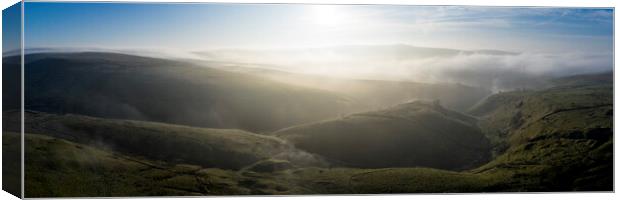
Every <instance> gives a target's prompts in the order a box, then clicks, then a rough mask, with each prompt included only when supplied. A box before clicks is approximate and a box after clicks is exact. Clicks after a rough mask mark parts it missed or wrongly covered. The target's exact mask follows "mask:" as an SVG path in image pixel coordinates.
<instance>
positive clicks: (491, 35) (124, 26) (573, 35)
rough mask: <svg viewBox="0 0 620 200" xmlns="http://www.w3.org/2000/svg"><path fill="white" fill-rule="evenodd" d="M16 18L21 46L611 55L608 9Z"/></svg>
mask: <svg viewBox="0 0 620 200" xmlns="http://www.w3.org/2000/svg"><path fill="white" fill-rule="evenodd" d="M25 12H26V15H25V30H26V35H25V44H26V47H27V48H43V47H50V48H111V49H114V48H143V49H182V50H187V51H200V50H206V49H221V48H237V49H270V48H306V47H316V46H337V45H369V44H407V45H413V46H423V47H441V48H453V49H467V50H474V49H495V50H506V51H516V52H524V51H527V52H565V51H572V52H607V53H609V52H611V51H612V50H613V46H612V45H613V42H612V41H613V10H611V9H575V8H532V7H523V8H519V7H463V6H452V7H451V6H403V5H401V6H399V5H303V4H146V3H133V4H125V3H49V2H47V3H46V2H27V3H26V5H25Z"/></svg>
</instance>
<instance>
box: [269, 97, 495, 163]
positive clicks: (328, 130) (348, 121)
mask: <svg viewBox="0 0 620 200" xmlns="http://www.w3.org/2000/svg"><path fill="white" fill-rule="evenodd" d="M273 135H275V136H278V137H281V138H283V139H286V140H288V141H290V142H292V143H293V144H294V145H295V147H297V148H300V149H303V150H306V151H308V152H312V153H315V154H319V155H322V156H324V157H325V158H327V159H328V160H329V161H331V162H333V163H337V164H340V165H342V166H347V167H362V168H380V167H432V168H439V169H452V170H461V169H467V168H471V167H474V166H476V165H479V164H483V163H484V162H486V161H487V159H488V156H489V155H488V153H489V152H490V151H489V150H490V149H489V148H490V146H489V143H488V141H487V139H486V138H485V137H484V135H483V134H482V133H481V132H480V130H479V129H478V128H477V126H476V119H475V118H472V117H469V116H467V115H464V114H461V113H458V112H456V111H451V110H448V109H445V108H443V107H441V106H440V105H439V103H438V102H434V103H430V102H422V101H415V102H411V103H406V104H401V105H397V106H394V107H391V108H388V109H384V110H377V111H371V112H364V113H356V114H352V115H348V116H344V117H342V118H339V119H333V120H326V121H322V122H316V123H310V124H305V125H300V126H295V127H291V128H286V129H283V130H280V131H277V132H275V133H273ZM446 158H449V159H446Z"/></svg>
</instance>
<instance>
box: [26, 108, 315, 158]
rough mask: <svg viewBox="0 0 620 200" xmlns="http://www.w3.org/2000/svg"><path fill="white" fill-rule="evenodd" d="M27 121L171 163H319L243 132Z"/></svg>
mask: <svg viewBox="0 0 620 200" xmlns="http://www.w3.org/2000/svg"><path fill="white" fill-rule="evenodd" d="M25 119H26V121H25V124H26V131H27V132H29V133H36V134H42V135H47V136H52V137H56V138H60V139H66V140H69V141H72V142H77V143H82V144H86V145H91V146H94V147H97V148H100V149H106V150H110V151H116V152H119V153H123V154H127V155H131V156H139V157H144V158H148V159H151V160H158V161H164V162H167V163H187V164H194V165H201V166H205V167H217V168H223V169H240V168H242V167H244V166H247V165H250V164H252V163H254V162H257V161H260V160H263V159H269V158H283V159H289V160H291V161H292V162H296V163H299V164H316V163H319V161H318V160H315V159H314V156H312V155H310V154H305V153H304V152H302V151H298V150H296V149H294V148H293V147H291V146H290V145H289V144H287V142H285V141H283V140H281V139H278V138H275V137H271V136H264V135H259V134H255V133H250V132H246V131H242V130H234V129H207V128H195V127H188V126H180V125H171V124H163V123H153V122H141V121H129V120H111V119H101V118H94V117H86V116H79V115H55V114H46V113H40V112H26V116H25ZM296 156H298V157H302V156H304V157H303V159H301V158H297V157H296Z"/></svg>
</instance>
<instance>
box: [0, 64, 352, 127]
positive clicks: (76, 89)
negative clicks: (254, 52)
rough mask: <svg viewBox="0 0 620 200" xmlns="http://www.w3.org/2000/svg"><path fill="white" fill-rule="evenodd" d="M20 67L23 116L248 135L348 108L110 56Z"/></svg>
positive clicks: (305, 94) (338, 101)
mask: <svg viewBox="0 0 620 200" xmlns="http://www.w3.org/2000/svg"><path fill="white" fill-rule="evenodd" d="M6 59H8V60H11V59H16V58H15V57H9V58H6ZM25 60H26V66H25V73H26V77H25V87H26V90H25V91H26V92H27V93H26V94H25V95H26V97H27V99H25V104H26V108H27V109H29V110H38V111H43V112H50V113H60V114H63V113H74V114H81V115H89V116H95V117H104V118H118V119H134V120H144V121H156V122H166V123H174V124H183V125H192V126H200V127H211V128H239V129H244V130H249V131H269V130H276V129H279V128H283V127H287V126H291V125H294V124H300V123H305V122H309V121H317V120H321V119H324V118H328V117H333V116H338V115H340V114H343V113H347V112H349V111H350V108H349V107H350V105H349V102H347V101H348V100H347V99H345V98H343V97H341V96H339V95H337V94H334V93H330V92H326V91H320V90H316V89H308V88H303V87H297V86H290V85H286V84H281V83H278V82H274V81H270V80H266V79H264V78H260V77H254V76H250V75H246V74H240V73H231V72H226V71H222V70H217V69H213V68H208V67H202V66H196V65H192V64H190V63H186V62H180V61H173V60H165V59H156V58H147V57H139V56H130V55H124V54H114V53H42V54H28V55H27V56H26V58H25ZM16 66H19V65H16ZM69 94H70V95H69ZM94 102H96V103H94Z"/></svg>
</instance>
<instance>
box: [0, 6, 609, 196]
mask: <svg viewBox="0 0 620 200" xmlns="http://www.w3.org/2000/svg"><path fill="white" fill-rule="evenodd" d="M28 1H32V2H35V1H41V0H28ZM47 1H54V2H101V0H47ZM105 1H106V2H129V3H131V2H135V3H144V2H181V3H185V2H218V3H312V4H323V3H329V4H399V5H478V6H553V7H611V8H615V7H616V5H617V1H613V0H595V1H584V0H511V1H507V0H415V1H412V0H409V1H407V0H383V1H381V0H331V1H330V0H315V1H311V0H210V1H206V0H141V1H140V0H105ZM17 2H19V1H18V0H0V7H1V8H2V9H5V8H7V7H9V6H11V5H13V4H15V3H17ZM1 19H2V18H1V16H0V21H1ZM616 22H617V20H616V16H615V15H614V49H615V46H616V43H617V41H616V40H615V38H616V37H617V36H618V34H617V32H616V31H615V27H616ZM1 31H2V28H1V26H0V32H1ZM1 44H2V43H1V41H0V46H1ZM0 51H1V49H0ZM616 58H617V55H615V54H614V63H615V60H616ZM616 73H617V72H616V71H615V70H614V83H616V82H617V79H615V77H617V76H615V74H616ZM0 80H1V78H0ZM0 86H1V81H0ZM0 88H1V87H0ZM0 90H1V89H0ZM619 92H620V89H619V88H618V87H616V84H614V105H620V104H619V103H620V100H618V99H616V98H615V94H618V93H619ZM0 102H1V100H0ZM0 109H1V104H0ZM614 111H615V109H614ZM617 114H618V113H617V112H614V116H617ZM618 121H620V119H619V118H617V117H614V124H619V123H618ZM616 130H617V128H614V132H616ZM0 138H1V137H0ZM614 140H615V141H614V143H616V144H617V143H618V141H619V139H618V137H614ZM0 141H1V139H0ZM614 147H615V145H614ZM0 155H1V154H0ZM618 155H619V152H618V148H614V172H617V171H618V168H619V166H618V164H617V163H616V162H615V161H616V160H617V159H618ZM0 158H1V156H0ZM0 163H1V160H0ZM0 177H1V173H0ZM617 178H618V174H617V173H615V174H614V180H617ZM0 181H1V179H0ZM619 189H620V187H619V186H618V182H616V181H614V191H620V190H619ZM617 196H618V195H617V194H615V193H572V192H571V193H540V194H534V193H526V194H506V193H504V194H498V193H479V194H449V195H442V194H421V195H415V194H414V195H400V194H396V195H381V196H375V195H371V196H369V195H348V196H342V195H338V196H335V195H333V196H326V195H309V196H253V197H239V196H234V197H217V198H218V199H236V200H259V199H260V200H264V199H282V200H289V199H297V200H302V199H303V200H306V199H318V198H320V199H328V200H336V199H337V200H345V199H363V200H370V199H390V200H396V199H398V200H404V199H411V198H415V199H433V200H436V199H442V200H443V199H465V200H467V199H481V198H482V199H502V200H522V199H528V200H529V199H545V200H546V199H562V200H573V199H615V198H617ZM614 197H615V198H614ZM189 198H194V199H195V198H196V197H189ZM198 198H200V199H210V198H214V197H198ZM0 199H16V198H15V197H14V196H12V195H10V194H8V193H6V192H4V191H2V192H0ZM55 199H60V198H55ZM72 199H87V198H72ZM90 199H92V198H90ZM100 199H101V198H100ZM138 199H162V200H172V199H188V198H166V197H155V198H138Z"/></svg>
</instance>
